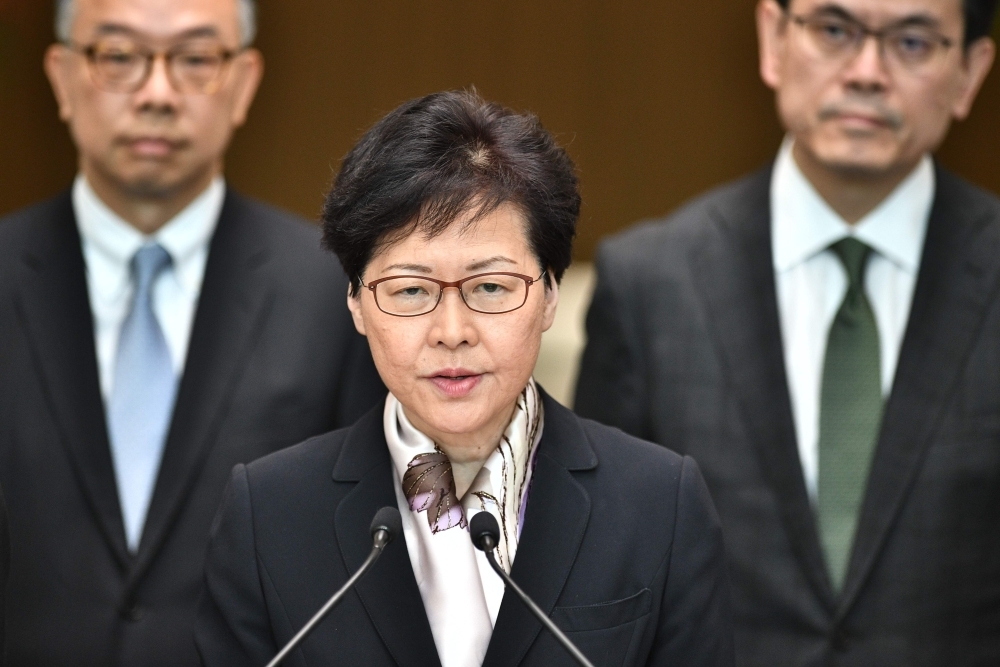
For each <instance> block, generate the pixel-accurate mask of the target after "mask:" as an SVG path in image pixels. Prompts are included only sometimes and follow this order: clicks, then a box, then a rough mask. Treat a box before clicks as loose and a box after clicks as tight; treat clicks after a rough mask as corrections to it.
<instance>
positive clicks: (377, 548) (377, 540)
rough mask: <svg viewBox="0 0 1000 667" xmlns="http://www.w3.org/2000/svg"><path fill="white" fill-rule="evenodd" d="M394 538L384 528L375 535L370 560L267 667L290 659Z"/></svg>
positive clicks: (367, 560) (276, 665)
mask: <svg viewBox="0 0 1000 667" xmlns="http://www.w3.org/2000/svg"><path fill="white" fill-rule="evenodd" d="M376 518H378V517H376ZM392 537H393V536H392V533H391V532H390V531H389V530H386V529H384V528H382V529H380V530H376V531H375V534H374V535H373V536H372V542H373V544H372V550H371V553H369V554H368V558H366V559H365V562H364V563H362V565H361V567H360V568H358V571H357V572H355V573H354V576H352V577H351V578H350V579H348V580H347V583H346V584H344V585H343V586H341V588H340V590H339V591H337V592H336V593H334V594H333V597H332V598H330V599H329V600H328V601H327V603H326V604H325V605H323V607H322V608H321V609H320V610H319V611H318V612H316V615H315V616H313V617H312V618H311V619H309V622H308V623H306V624H305V625H304V626H302V629H301V630H299V632H298V634H297V635H295V636H294V637H292V639H291V641H289V642H288V643H287V644H285V648H283V649H281V652H279V653H278V655H276V656H274V659H273V660H271V662H269V663H267V667H278V665H280V664H281V661H282V660H284V659H285V658H286V657H288V654H289V653H291V652H292V651H294V650H295V649H296V648H297V647H298V645H299V644H301V643H302V640H304V639H305V638H306V637H308V636H309V633H311V632H312V631H313V630H314V629H315V628H316V626H317V625H318V624H319V622H320V621H322V620H323V619H324V618H326V615H327V614H329V613H330V610H331V609H333V608H334V607H335V606H337V603H338V602H340V600H341V598H343V597H344V595H346V594H347V592H348V591H349V590H351V588H352V587H353V586H354V584H355V583H356V582H357V581H358V579H360V578H361V577H363V576H364V575H365V573H366V572H368V570H369V569H371V566H372V565H374V564H375V561H376V560H378V557H379V556H381V555H382V550H383V549H385V546H386V545H387V544H389V542H390V541H391V540H392Z"/></svg>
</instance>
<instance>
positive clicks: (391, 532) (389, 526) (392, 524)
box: [371, 505, 403, 541]
mask: <svg viewBox="0 0 1000 667" xmlns="http://www.w3.org/2000/svg"><path fill="white" fill-rule="evenodd" d="M380 530H384V531H385V532H386V533H388V537H389V541H392V540H393V539H394V538H395V537H396V536H397V535H399V533H400V531H402V530H403V517H401V516H399V510H398V509H396V508H395V507H389V506H388V505H387V506H385V507H383V508H382V509H380V510H379V511H378V512H376V513H375V518H374V519H372V528H371V532H372V535H374V534H375V533H377V532H378V531H380Z"/></svg>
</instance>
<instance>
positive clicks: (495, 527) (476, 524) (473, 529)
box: [469, 512, 500, 551]
mask: <svg viewBox="0 0 1000 667" xmlns="http://www.w3.org/2000/svg"><path fill="white" fill-rule="evenodd" d="M469 535H470V536H471V537H472V543H473V544H475V545H476V548H477V549H480V550H481V551H486V545H485V544H483V538H484V537H490V538H492V539H493V545H494V546H496V544H497V543H498V542H499V541H500V524H498V523H497V519H496V517H495V516H493V515H492V514H490V513H489V512H479V513H478V514H476V515H474V516H473V517H472V521H470V522H469Z"/></svg>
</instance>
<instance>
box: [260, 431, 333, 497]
mask: <svg viewBox="0 0 1000 667" xmlns="http://www.w3.org/2000/svg"><path fill="white" fill-rule="evenodd" d="M349 431H350V427H346V428H341V429H337V430H335V431H329V432H327V433H323V434H321V435H317V436H314V437H312V438H309V439H308V440H304V441H302V442H300V443H299V444H297V445H292V446H291V447H286V448H285V449H280V450H278V451H276V452H273V453H271V454H268V455H267V456H263V457H261V458H259V459H256V460H255V461H252V462H251V463H248V464H247V474H248V476H249V477H250V478H251V479H252V480H254V482H255V483H277V484H280V485H287V484H289V480H292V479H301V478H303V477H306V476H313V475H314V473H315V472H316V471H325V472H323V474H324V475H325V476H326V477H329V476H330V474H331V472H332V471H333V467H334V465H335V464H336V462H337V459H338V458H339V457H340V452H341V449H342V448H343V445H344V440H345V439H346V437H347V433H348V432H349ZM288 488H295V487H292V486H289V487H288Z"/></svg>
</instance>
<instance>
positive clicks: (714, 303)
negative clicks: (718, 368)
mask: <svg viewBox="0 0 1000 667" xmlns="http://www.w3.org/2000/svg"><path fill="white" fill-rule="evenodd" d="M770 182H771V171H770V169H767V170H763V171H761V172H759V173H758V174H756V175H755V176H754V177H752V179H751V180H750V181H749V182H748V183H746V184H745V185H744V187H743V189H741V190H740V191H739V192H738V193H735V194H734V195H733V196H731V198H730V199H729V200H728V201H724V202H720V203H719V204H718V205H717V206H716V208H715V210H714V211H713V213H714V215H713V220H712V222H711V223H709V224H712V226H713V229H712V231H711V232H710V233H706V235H705V236H704V242H703V243H702V244H701V246H700V247H699V248H698V249H697V250H696V251H695V254H694V256H693V258H692V265H693V272H694V282H695V286H696V289H697V290H698V291H699V293H700V295H701V300H702V303H703V304H704V307H705V312H706V319H707V330H708V332H709V335H710V336H711V337H712V340H713V343H714V346H715V348H716V349H717V350H718V354H719V359H720V360H721V363H722V366H723V372H724V374H725V376H726V379H727V381H728V384H729V387H730V389H731V391H732V393H733V395H734V396H735V398H736V400H737V403H738V405H739V407H740V409H741V414H742V415H743V418H744V420H745V422H746V424H747V425H748V426H749V432H750V437H751V438H752V440H753V442H754V443H755V446H756V449H757V452H758V455H759V457H760V460H761V469H762V470H763V472H764V475H765V476H766V478H767V481H768V483H769V485H770V486H771V488H772V489H773V490H774V493H775V495H776V496H777V499H778V502H777V505H778V507H779V508H780V511H781V513H782V519H783V521H784V525H785V529H786V530H787V531H788V535H789V539H790V541H791V544H792V548H793V550H794V552H795V554H796V557H797V558H798V560H799V562H800V563H801V565H802V569H803V571H804V573H805V576H806V578H807V579H808V581H809V582H810V584H811V586H812V587H813V589H814V591H815V592H816V594H817V595H818V596H819V598H820V599H821V600H823V601H824V603H825V604H826V605H827V606H828V607H829V608H830V609H831V610H832V609H833V596H832V592H831V587H830V583H829V579H828V576H827V573H826V565H825V561H824V559H823V553H822V550H821V547H820V544H819V538H818V535H817V532H816V525H815V518H814V515H813V511H812V507H811V505H810V503H809V497H808V494H807V491H806V487H805V480H804V479H803V475H802V465H801V462H800V459H799V453H798V446H797V444H796V436H795V426H794V422H793V420H792V410H791V402H790V399H789V395H788V381H787V377H786V374H785V362H784V354H783V351H782V337H781V326H780V323H779V320H778V304H777V296H776V291H775V280H774V267H773V261H772V252H771V213H770V211H771V206H770Z"/></svg>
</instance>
